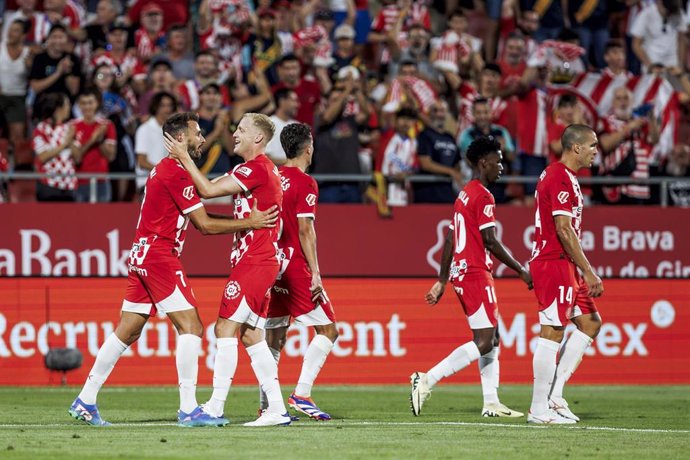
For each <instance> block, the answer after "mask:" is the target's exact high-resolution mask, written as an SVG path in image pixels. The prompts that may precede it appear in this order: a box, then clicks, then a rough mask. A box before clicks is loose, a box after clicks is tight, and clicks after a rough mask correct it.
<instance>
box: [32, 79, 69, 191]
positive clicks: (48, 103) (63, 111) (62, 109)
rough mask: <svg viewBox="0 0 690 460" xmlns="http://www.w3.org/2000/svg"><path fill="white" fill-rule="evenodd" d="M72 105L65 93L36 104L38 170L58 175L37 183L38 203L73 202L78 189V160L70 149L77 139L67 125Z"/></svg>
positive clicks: (44, 97)
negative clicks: (76, 163)
mask: <svg viewBox="0 0 690 460" xmlns="http://www.w3.org/2000/svg"><path fill="white" fill-rule="evenodd" d="M71 108H72V104H71V103H70V101H69V98H68V97H67V96H66V95H65V94H64V93H46V94H42V95H41V96H40V98H39V99H38V101H37V104H36V109H37V112H36V113H37V118H38V120H40V122H39V123H38V125H36V128H34V131H33V133H32V135H31V137H32V147H33V150H34V155H35V164H36V170H37V171H38V172H40V173H44V174H55V176H53V177H45V178H42V179H40V180H39V181H38V183H37V186H36V199H37V200H38V201H74V200H75V190H76V188H77V178H76V176H75V175H74V174H75V160H76V161H79V160H81V158H79V157H75V154H76V153H77V152H74V151H73V150H71V149H70V146H71V145H72V141H73V139H74V126H72V125H71V124H69V123H67V120H68V119H69V117H70V111H71Z"/></svg>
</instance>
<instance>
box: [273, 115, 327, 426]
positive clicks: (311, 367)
mask: <svg viewBox="0 0 690 460" xmlns="http://www.w3.org/2000/svg"><path fill="white" fill-rule="evenodd" d="M280 143H281V145H282V146H283V150H285V154H286V155H287V159H288V160H287V163H286V164H285V166H281V168H280V175H281V185H282V187H283V210H282V213H281V220H282V223H283V231H282V235H281V237H280V240H279V241H278V247H279V254H280V273H279V274H278V279H277V280H276V283H275V286H273V293H272V296H271V303H270V306H269V308H268V321H267V322H266V341H267V342H268V346H269V348H270V349H271V353H273V356H274V357H275V359H276V362H278V359H279V357H280V351H281V350H282V348H283V346H284V345H285V338H286V335H287V330H288V326H289V325H290V317H293V318H295V320H296V321H298V322H299V323H300V324H303V325H305V326H314V329H315V331H316V336H315V337H314V338H313V339H312V341H311V343H310V344H309V347H308V348H307V352H306V353H305V354H304V362H303V364H302V372H301V373H300V376H299V379H298V380H297V386H296V387H295V391H293V392H292V394H291V395H290V398H289V399H288V404H289V405H290V406H291V407H292V408H293V409H295V410H297V411H299V412H302V413H304V414H306V415H308V416H309V417H312V418H314V419H316V420H330V419H331V416H330V415H328V414H327V413H326V412H323V411H321V410H320V409H319V408H318V406H317V405H316V404H315V403H314V401H313V400H312V399H311V390H312V386H313V385H314V380H316V377H317V376H318V374H319V371H320V370H321V367H322V366H323V364H324V362H325V361H326V357H327V356H328V354H329V353H330V352H331V349H333V343H334V342H335V340H336V339H337V338H338V331H337V329H336V326H335V313H334V312H333V306H332V305H331V301H330V300H329V299H328V296H327V295H326V291H325V290H324V288H323V283H322V282H321V274H320V273H319V261H318V258H317V256H316V232H315V231H314V219H315V218H316V202H317V201H318V198H319V189H318V186H317V184H316V181H315V180H314V179H313V178H311V177H310V176H309V175H307V174H306V173H305V171H306V170H307V168H308V167H309V165H310V164H311V160H312V156H313V155H314V143H313V139H312V136H311V130H310V128H309V126H308V125H306V124H303V123H292V124H289V125H287V126H286V127H285V128H283V131H282V133H281V134H280ZM265 403H266V401H265V398H264V395H263V394H262V398H261V402H260V404H261V409H264V408H265Z"/></svg>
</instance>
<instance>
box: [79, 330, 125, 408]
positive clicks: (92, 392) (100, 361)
mask: <svg viewBox="0 0 690 460" xmlns="http://www.w3.org/2000/svg"><path fill="white" fill-rule="evenodd" d="M125 350H127V345H125V344H124V343H123V342H122V341H121V340H120V339H118V338H117V336H116V335H115V333H112V334H110V335H109V336H108V338H107V339H105V342H104V343H103V345H102V346H101V348H100V350H98V354H97V355H96V362H94V363H93V367H92V368H91V371H90V372H89V376H88V377H87V378H86V383H84V387H83V388H82V389H81V393H79V399H81V400H82V401H83V402H84V403H85V404H89V405H90V404H96V399H97V398H98V391H99V390H100V389H101V387H102V386H103V384H104V383H105V381H106V380H107V379H108V376H109V375H110V373H111V372H112V370H113V368H114V367H115V363H117V360H118V359H120V356H121V355H122V353H124V352H125Z"/></svg>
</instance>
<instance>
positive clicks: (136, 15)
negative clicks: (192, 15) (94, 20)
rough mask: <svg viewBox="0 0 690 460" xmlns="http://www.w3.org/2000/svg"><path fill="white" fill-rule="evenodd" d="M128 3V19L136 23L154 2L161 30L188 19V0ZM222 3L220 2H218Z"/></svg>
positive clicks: (139, 0)
mask: <svg viewBox="0 0 690 460" xmlns="http://www.w3.org/2000/svg"><path fill="white" fill-rule="evenodd" d="M127 3H128V4H129V5H131V6H130V7H129V12H128V16H129V20H130V22H132V23H136V22H138V21H139V20H140V18H141V15H143V14H145V13H144V11H145V10H146V9H147V8H151V7H150V6H149V5H151V4H154V5H156V7H157V8H158V11H160V12H161V14H162V15H163V16H162V28H163V30H168V28H170V26H172V25H173V24H187V21H188V19H189V6H190V2H189V0H155V2H152V1H151V0H134V1H133V2H132V1H128V2H127ZM219 3H221V4H222V2H219Z"/></svg>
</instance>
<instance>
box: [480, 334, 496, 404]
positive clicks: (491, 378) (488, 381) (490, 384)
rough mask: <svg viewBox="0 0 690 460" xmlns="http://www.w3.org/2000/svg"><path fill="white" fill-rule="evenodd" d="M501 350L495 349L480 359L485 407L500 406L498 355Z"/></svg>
mask: <svg viewBox="0 0 690 460" xmlns="http://www.w3.org/2000/svg"><path fill="white" fill-rule="evenodd" d="M500 351H501V349H500V348H499V347H493V348H492V349H491V351H490V352H488V353H487V354H485V355H482V356H480V357H479V375H480V376H481V380H482V395H483V396H484V405H485V406H486V405H487V404H498V403H499V400H498V380H499V374H500V365H499V363H498V355H499V353H500Z"/></svg>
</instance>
